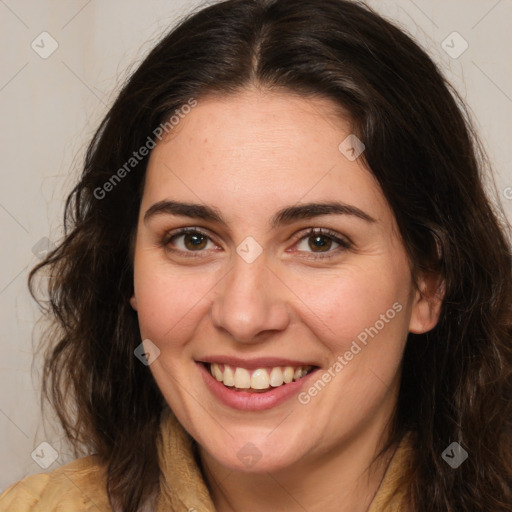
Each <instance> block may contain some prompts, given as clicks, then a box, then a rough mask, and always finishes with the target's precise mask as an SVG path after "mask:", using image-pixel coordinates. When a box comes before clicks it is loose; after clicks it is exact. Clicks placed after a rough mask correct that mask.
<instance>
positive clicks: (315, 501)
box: [131, 88, 440, 512]
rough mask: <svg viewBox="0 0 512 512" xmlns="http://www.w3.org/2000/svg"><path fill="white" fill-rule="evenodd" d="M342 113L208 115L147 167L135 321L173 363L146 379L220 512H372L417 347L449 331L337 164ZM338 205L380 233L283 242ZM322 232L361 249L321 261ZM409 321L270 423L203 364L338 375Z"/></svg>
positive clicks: (246, 96) (202, 106) (375, 189)
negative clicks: (157, 209)
mask: <svg viewBox="0 0 512 512" xmlns="http://www.w3.org/2000/svg"><path fill="white" fill-rule="evenodd" d="M335 112H336V111H335V105H334V104H333V103H331V101H330V100H327V99H321V98H317V97H316V98H313V97H303V96H297V95H293V94H291V93H289V92H268V91H262V90H259V89H257V88H248V89H245V90H244V91H242V92H240V93H237V94H236V95H231V96H228V97H226V96H224V97H213V96H211V97H205V98H200V99H199V100H198V105H197V106H196V107H195V108H193V109H192V111H191V112H190V113H189V114H188V115H187V116H186V117H185V118H184V119H182V120H181V121H180V124H179V125H178V126H177V127H176V128H175V129H174V130H173V131H172V133H171V136H170V137H169V138H168V139H166V140H163V141H162V142H160V143H159V144H157V146H156V148H155V149H154V150H153V151H152V153H151V156H150V160H149V164H148V168H147V177H146V183H145V189H144V194H143V199H142V204H141V209H140V217H139V223H138V227H137V237H136V244H135V255H134V284H135V288H134V290H135V291H134V295H133V297H132V299H131V304H132V307H133V308H134V309H135V310H137V312H138V317H139V324H140V330H141V335H142V339H147V338H149V339H150V340H151V341H152V342H153V343H154V344H155V345H156V346H157V347H158V348H159V350H160V355H159V357H158V358H157V359H156V360H155V361H154V362H153V363H152V364H151V365H150V369H151V371H152V373H153V375H154V377H155V380H156V382H157V384H158V386H159V388H160V389H161V390H162V393H163V395H164V396H165V399H166V401H167V402H168V404H169V405H170V407H171V408H172V409H173V411H174V413H175V414H176V416H177V418H178V419H179V421H180V422H181V424H182V425H183V426H184V427H185V429H186V430H187V431H188V432H189V433H190V434H191V435H192V436H193V437H194V438H195V439H196V440H197V441H198V443H199V447H200V458H201V464H202V467H203V470H204V472H205V474H206V479H207V482H208V484H209V487H210V489H211V493H212V497H213V500H214V503H215V505H216V507H217V509H218V510H219V511H221V512H224V511H228V510H244V511H249V512H256V511H263V510H287V511H288V510H289V511H295V510H297V511H298V510H301V511H303V510H304V509H305V510H308V511H317V510H318V511H320V510H322V511H323V512H325V511H331V510H332V511H334V510H336V511H337V512H339V511H342V512H343V511H351V512H358V511H360V512H363V511H365V510H367V508H368V507H369V505H370V503H371V501H372V498H373V496H374V494H375V492H376V491H377V489H378V486H379V483H380V482H381V479H382V477H383V475H384V471H385V469H386V467H387V464H388V462H389V460H390V456H391V455H392V453H391V452H389V453H387V454H386V455H385V456H384V457H383V458H382V459H379V461H378V462H377V463H376V464H375V465H373V466H372V467H371V470H368V467H369V466H370V463H371V462H372V460H373V458H374V457H375V455H376V453H377V452H378V451H379V450H380V448H381V447H382V443H383V441H384V439H385V435H386V433H387V422H388V420H389V418H390V416H391V414H392V413H393V411H394V409H395V406H396V399H397V393H398V386H399V380H400V372H401V360H402V354H403V350H404V347H405V342H406V338H407V334H408V333H409V332H415V333H422V332H426V331H428V330H430V329H432V328H433V327H434V326H435V324H436V322H437V319H438V315H439V306H440V299H437V298H436V297H435V296H433V294H432V293H431V290H432V286H433V285H432V283H431V281H429V280H428V279H427V278H426V277H423V276H419V279H418V288H419V289H420V290H422V293H420V291H419V290H418V288H416V287H415V286H414V284H413V280H412V276H411V270H410V263H409V261H408V258H407V254H406V251H405V249H404V246H403V244H402V242H401V239H400V236H399V234H398V228H397V226H396V222H395V219H394V215H393V212H392V211H391V209H390V207H389V205H388V204H387V202H386V200H385V198H384V196H383V194H382V191H381V190H380V188H379V186H378V184H377V182H376V181H375V179H374V177H373V175H372V174H371V173H370V172H369V171H368V170H367V169H366V168H365V167H364V166H363V163H362V161H361V159H360V158H358V159H356V160H355V161H349V160H348V159H347V158H346V157H345V156H344V155H343V154H342V153H341V152H340V150H339V149H338V146H339V144H340V143H341V142H342V141H343V140H344V139H345V138H346V137H347V135H349V134H350V133H351V129H350V124H349V122H348V120H347V118H346V117H345V118H343V117H342V116H341V115H340V114H339V112H338V113H335ZM163 200H173V201H183V202H189V203H199V204H207V205H210V206H212V207H214V208H216V209H217V210H218V211H219V212H220V214H221V215H222V217H223V218H224V219H225V221H226V225H222V224H220V223H218V222H216V221H205V220H198V219H194V218H189V217H183V216H174V215H169V214H159V215H153V216H151V217H150V218H149V219H148V220H147V221H145V220H144V215H145V213H146V212H147V210H148V209H149V208H150V207H151V206H152V205H154V204H155V203H157V202H159V201H163ZM325 201H341V202H343V203H346V204H349V205H353V206H355V207H357V208H359V209H360V210H363V211H364V212H365V213H366V214H368V215H369V216H371V217H372V218H373V219H375V222H368V221H365V220H362V219H360V218H358V217H356V216H354V215H341V214H335V215H321V216H316V217H314V218H309V219H301V220H295V221H294V222H292V223H291V224H284V225H281V226H278V227H275V228H272V227H271V225H270V219H271V218H272V216H273V215H274V214H275V213H276V212H277V211H278V210H280V209H282V208H284V207H287V206H292V205H297V204H304V203H309V202H325ZM183 227H195V228H199V229H200V230H201V231H203V232H206V234H207V235H208V236H209V237H210V238H209V239H208V238H207V239H206V240H205V242H204V244H203V245H202V246H201V249H199V250H198V249H195V248H194V246H193V245H192V244H190V241H189V243H188V245H185V242H186V241H187V238H186V237H185V236H183V235H182V236H177V237H175V238H173V239H172V240H171V241H170V242H169V237H167V238H166V235H167V234H169V233H170V232H173V231H175V230H177V229H179V228H183ZM308 228H324V229H329V230H332V231H334V232H335V233H336V234H337V235H338V236H339V237H340V238H342V239H343V240H349V241H350V242H351V246H350V247H349V248H343V247H341V246H339V245H338V244H337V243H336V242H334V241H332V242H331V245H329V241H330V239H329V238H328V237H327V239H322V240H321V241H322V242H324V243H325V244H326V246H327V249H324V250H319V249H318V248H315V246H314V245H313V246H312V244H311V245H310V244H308V242H309V241H311V235H308V234H307V232H306V231H307V229H308ZM248 236H251V237H253V238H254V239H255V240H256V241H257V242H258V244H259V245H260V246H261V248H262V249H263V252H262V254H261V255H260V256H259V257H258V258H257V259H256V260H255V261H254V262H252V263H247V262H246V261H245V260H244V259H242V258H241V257H240V256H239V255H238V254H237V252H236V248H237V246H238V245H239V244H240V243H241V242H242V241H243V240H244V239H245V238H246V237H248ZM166 242H169V243H168V245H167V246H165V243H166ZM171 249H174V252H173V251H172V250H171ZM187 254H188V256H189V257H187ZM315 256H317V258H316V259H315ZM318 256H319V257H318ZM322 256H324V258H323V259H321V257H322ZM325 256H332V257H330V258H326V257H325ZM395 303H399V304H400V305H401V306H402V309H401V311H400V312H399V313H397V314H396V316H395V318H393V319H392V320H390V321H389V322H387V323H386V324H385V326H384V328H382V329H381V330H379V332H378V335H376V336H375V337H374V338H369V342H368V344H367V346H365V347H364V348H363V349H362V350H361V351H360V352H359V353H358V354H357V355H356V356H354V358H353V359H352V360H351V361H349V362H348V364H347V365H346V366H345V367H344V368H343V370H342V371H341V372H339V373H337V374H336V377H335V378H333V379H332V380H331V382H330V383H329V384H328V385H327V386H325V388H324V389H322V390H321V392H320V393H318V395H317V396H315V397H314V398H312V399H311V401H310V402H309V403H308V404H306V405H303V404H301V403H299V401H298V400H297V399H296V397H294V398H292V399H289V400H287V401H286V402H284V403H283V404H280V405H279V406H276V407H275V408H272V409H269V410H265V411H258V412H250V411H245V412H241V411H239V410H236V409H233V408H230V407H228V406H225V405H223V404H221V403H220V402H219V401H218V400H217V399H216V398H215V397H214V396H213V395H211V394H210V392H209V390H208V388H207V387H206V386H205V384H204V382H203V379H202V378H201V376H200V373H199V371H198V368H197V366H196V363H195V361H196V360H201V359H203V358H205V357H206V356H211V355H230V356H241V357H247V358H251V357H284V358H291V359H299V360H303V361H308V362H312V363H313V364H316V365H317V366H319V367H321V368H322V370H324V371H325V370H327V369H328V368H329V367H332V365H333V363H334V362H335V361H336V358H337V357H338V356H339V355H343V354H344V353H345V352H346V351H347V350H348V349H349V348H350V345H351V343H352V341H353V340H355V339H356V337H357V335H358V334H360V333H361V332H362V331H364V329H365V328H368V327H370V326H374V325H375V323H376V321H377V320H379V318H380V315H381V314H384V313H385V312H386V311H387V310H388V309H390V308H392V305H393V304H395ZM248 442H251V443H252V444H254V445H255V446H256V447H257V449H258V450H259V452H260V453H261V458H260V460H259V461H258V462H257V463H255V464H254V465H252V466H250V467H248V466H247V465H245V464H244V463H243V462H242V461H241V460H240V459H239V457H238V455H237V454H238V452H239V450H240V449H241V448H242V447H244V445H245V444H246V443H248Z"/></svg>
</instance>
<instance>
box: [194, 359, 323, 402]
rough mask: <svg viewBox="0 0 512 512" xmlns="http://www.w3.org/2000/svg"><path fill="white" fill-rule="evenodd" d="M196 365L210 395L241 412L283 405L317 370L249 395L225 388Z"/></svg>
mask: <svg viewBox="0 0 512 512" xmlns="http://www.w3.org/2000/svg"><path fill="white" fill-rule="evenodd" d="M197 365H198V366H199V371H200V372H201V376H202V377H203V379H204V382H205V384H206V385H207V386H208V389H209V390H210V391H211V393H212V394H213V395H214V396H215V397H216V398H217V399H218V400H220V401H221V402H222V403H224V404H225V405H228V406H229V407H233V408H234V409H240V410H242V411H263V410H265V409H271V408H272V407H275V406H277V405H279V404H281V403H283V402H284V401H286V400H288V399H290V398H291V397H293V396H295V395H297V394H298V393H299V392H300V390H301V388H302V387H304V386H305V384H306V383H307V382H308V381H309V380H310V378H311V376H312V375H314V374H316V372H317V370H318V369H319V368H315V369H314V370H313V371H312V372H311V373H308V374H307V375H306V376H305V377H302V379H300V380H298V381H294V382H290V383H288V384H283V385H282V386H279V387H277V388H272V389H271V390H270V391H265V392H264V393H261V392H259V393H258V392H256V393H249V392H247V391H235V390H234V389H230V388H227V387H226V386H224V384H222V382H219V381H218V380H217V379H215V378H214V377H213V376H212V374H211V373H210V371H209V370H208V368H206V366H205V365H204V364H203V363H197Z"/></svg>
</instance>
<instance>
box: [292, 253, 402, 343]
mask: <svg viewBox="0 0 512 512" xmlns="http://www.w3.org/2000/svg"><path fill="white" fill-rule="evenodd" d="M407 268H408V267H407V265H406V264H404V266H403V267H401V266H400V265H396V264H395V265H392V264H391V263H388V264H385V263H384V264H383V262H382V261H378V262H377V261H375V264H366V265H364V266H363V265H357V266H356V265H347V266H345V267H344V268H343V269H342V270H340V271H339V272H336V274H333V272H326V273H319V272H317V273H315V274H311V276H310V277H311V278H308V277H307V276H302V278H301V279H295V282H296V283H298V284H297V285H296V286H295V290H296V294H297V296H298V297H300V298H301V299H302V303H303V307H302V308H303V314H302V316H303V318H304V317H305V316H306V315H307V316H308V317H309V318H310V325H311V326H312V328H314V330H315V331H316V334H317V336H318V338H319V339H323V340H324V341H325V342H326V343H328V344H329V345H330V348H331V350H333V351H335V352H336V353H340V352H344V351H345V350H348V349H349V347H350V344H351V342H352V340H355V339H357V337H358V336H359V338H360V339H361V340H362V341H364V338H365V333H366V336H367V337H371V335H370V334H369V333H368V331H370V332H371V333H372V334H376V333H375V327H376V328H377V331H379V333H380V332H381V331H382V333H384V332H386V333H387V335H388V334H389V335H390V337H391V338H394V337H395V338H396V336H395V335H400V338H401V337H402V335H403V333H404V330H405V331H406V330H407V326H408V321H407V318H406V316H407V315H406V313H405V312H406V310H407V304H408V301H409V290H410V286H411V282H410V276H409V274H408V272H404V270H403V269H407ZM401 269H402V270H401ZM394 304H395V307H393V305H394ZM398 309H400V310H401V314H400V313H399V312H398V311H397V310H398ZM387 335H386V336H387Z"/></svg>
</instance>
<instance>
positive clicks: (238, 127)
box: [143, 90, 387, 216]
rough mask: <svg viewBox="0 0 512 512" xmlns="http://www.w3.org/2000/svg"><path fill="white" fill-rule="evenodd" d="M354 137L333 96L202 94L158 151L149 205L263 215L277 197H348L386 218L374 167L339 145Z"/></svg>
mask: <svg viewBox="0 0 512 512" xmlns="http://www.w3.org/2000/svg"><path fill="white" fill-rule="evenodd" d="M349 135H351V123H350V120H349V119H348V118H347V117H346V116H345V117H344V116H342V110H341V108H340V107H339V106H337V105H336V104H335V103H334V102H332V101H331V100H328V99H325V98H317V97H303V96H298V95H296V94H291V93H285V92H268V91H267V92H263V91H259V90H246V91H243V92H241V93H238V94H236V95H229V96H223V97H221V96H210V97H206V98H203V99H198V102H197V106H195V107H194V108H192V109H191V110H190V112H189V113H188V114H186V115H184V116H183V118H182V119H180V121H179V123H178V124H177V125H176V126H175V127H174V128H173V130H172V131H171V132H170V134H169V136H168V137H167V138H166V139H164V140H162V141H161V142H160V143H158V144H157V146H156V147H155V149H154V150H153V151H152V153H151V156H150V160H149V163H148V168H147V177H146V186H145V191H144V199H143V203H144V202H146V203H149V202H156V201H159V200H163V199H169V196H172V198H179V199H181V200H185V199H187V200H193V201H194V202H198V200H199V202H207V203H209V204H215V203H223V204H224V205H226V206H227V205H228V204H232V203H234V202H235V203H239V204H243V205H245V206H246V207H247V208H257V209H258V210H259V211H260V213H263V211H264V210H265V208H266V206H271V205H272V206H276V205H277V203H280V204H284V203H286V204H294V203H297V202H306V201H307V202H309V201H315V200H333V201H335V200H342V201H344V202H347V203H356V202H357V203H358V204H357V206H359V207H360V208H361V209H365V208H366V209H370V210H372V211H373V213H374V214H375V215H377V216H382V215H384V214H385V212H384V211H383V210H385V209H386V207H387V206H386V202H385V201H384V198H383V196H382V193H381V191H380V187H379V186H378V184H377V183H376V180H375V178H374V177H373V175H372V173H371V172H369V171H368V170H367V169H366V168H365V167H364V166H363V165H362V160H361V159H356V160H354V161H350V160H349V159H347V157H346V156H345V155H344V154H343V153H342V152H341V151H340V149H339V146H340V143H342V142H343V141H344V140H345V139H346V138H347V137H348V136H349ZM269 214H270V211H269Z"/></svg>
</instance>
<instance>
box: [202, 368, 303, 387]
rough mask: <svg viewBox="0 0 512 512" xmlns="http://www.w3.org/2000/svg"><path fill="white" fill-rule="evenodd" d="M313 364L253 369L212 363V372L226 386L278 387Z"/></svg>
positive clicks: (297, 378)
mask: <svg viewBox="0 0 512 512" xmlns="http://www.w3.org/2000/svg"><path fill="white" fill-rule="evenodd" d="M312 368H313V367H312V366H298V367H297V368H293V367H292V366H285V367H284V368H281V367H280V366H276V367H274V368H258V369H256V370H254V371H252V374H251V373H250V372H249V370H247V369H245V368H239V367H231V366H228V365H227V364H222V365H219V364H217V363H212V364H211V365H210V373H211V374H212V375H213V376H214V377H215V378H216V379H217V380H218V381H219V382H222V383H223V384H224V385H225V386H234V387H235V388H237V389H250V388H252V389H268V388H269V386H272V387H274V388H275V387H278V386H281V385H282V384H283V383H284V384H288V383H289V382H291V381H292V380H299V379H300V378H301V377H304V376H305V375H307V374H308V372H309V371H310V370H311V369H312Z"/></svg>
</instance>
